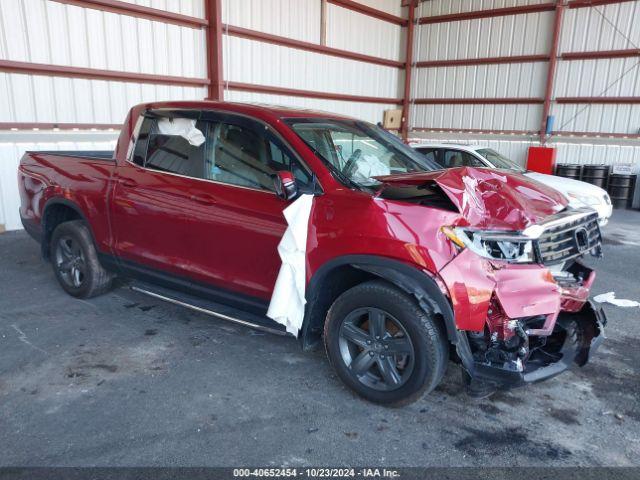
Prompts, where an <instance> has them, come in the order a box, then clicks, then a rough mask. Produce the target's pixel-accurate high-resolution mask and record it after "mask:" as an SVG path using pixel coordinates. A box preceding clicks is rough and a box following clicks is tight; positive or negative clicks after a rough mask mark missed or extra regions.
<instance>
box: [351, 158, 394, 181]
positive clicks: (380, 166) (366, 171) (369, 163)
mask: <svg viewBox="0 0 640 480" xmlns="http://www.w3.org/2000/svg"><path fill="white" fill-rule="evenodd" d="M390 173H391V169H390V168H389V166H388V165H387V164H385V163H384V162H382V161H381V160H380V159H379V158H378V157H376V156H374V155H363V156H361V157H360V158H358V159H357V160H356V165H355V168H354V170H353V175H352V176H351V178H352V179H353V180H354V181H356V182H358V183H369V182H371V181H372V178H371V177H377V176H382V175H389V174H390Z"/></svg>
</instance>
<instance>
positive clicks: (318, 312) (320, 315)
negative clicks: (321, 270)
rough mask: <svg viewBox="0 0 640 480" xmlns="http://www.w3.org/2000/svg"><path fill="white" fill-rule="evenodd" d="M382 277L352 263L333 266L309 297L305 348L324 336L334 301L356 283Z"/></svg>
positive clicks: (312, 346) (311, 346)
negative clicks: (326, 321)
mask: <svg viewBox="0 0 640 480" xmlns="http://www.w3.org/2000/svg"><path fill="white" fill-rule="evenodd" d="M376 278H380V277H378V276H377V275H374V274H372V273H369V272H366V271H364V270H361V269H359V268H356V267H354V266H352V265H342V266H339V267H336V268H333V269H332V270H331V271H330V272H328V273H327V274H326V275H324V276H323V278H322V280H321V282H320V283H319V284H316V285H315V288H314V289H313V290H314V292H315V295H314V297H313V298H311V299H309V302H308V304H309V306H310V308H309V310H308V311H307V318H306V320H305V325H304V329H303V332H302V336H301V338H302V342H303V345H302V346H303V348H304V349H305V350H309V349H312V348H314V347H315V346H316V345H317V344H318V343H319V342H320V339H321V337H322V331H323V329H324V322H325V319H326V317H327V312H328V311H329V308H330V307H331V305H333V302H335V301H336V299H337V298H338V297H339V296H340V295H341V294H342V293H344V292H346V291H347V290H349V289H350V288H352V287H355V286H356V285H359V284H361V283H364V282H367V281H369V280H373V279H376Z"/></svg>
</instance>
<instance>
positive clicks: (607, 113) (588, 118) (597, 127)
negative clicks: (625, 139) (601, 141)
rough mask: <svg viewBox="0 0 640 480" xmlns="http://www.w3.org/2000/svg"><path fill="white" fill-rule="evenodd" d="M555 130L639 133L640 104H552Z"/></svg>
mask: <svg viewBox="0 0 640 480" xmlns="http://www.w3.org/2000/svg"><path fill="white" fill-rule="evenodd" d="M551 115H554V116H555V117H556V121H555V125H556V126H555V127H554V129H555V130H558V131H570V132H594V133H599V132H611V133H627V134H638V133H640V105H638V104H635V105H626V104H613V105H602V104H595V103H592V104H585V103H582V104H554V105H553V106H552V107H551Z"/></svg>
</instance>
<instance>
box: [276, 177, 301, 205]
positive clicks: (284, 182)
mask: <svg viewBox="0 0 640 480" xmlns="http://www.w3.org/2000/svg"><path fill="white" fill-rule="evenodd" d="M273 183H274V186H275V189H276V195H277V196H278V197H279V198H281V199H282V200H285V201H286V200H291V199H292V198H295V197H297V196H298V184H297V183H296V178H295V177H294V176H293V173H291V172H278V173H276V175H275V177H274V178H273Z"/></svg>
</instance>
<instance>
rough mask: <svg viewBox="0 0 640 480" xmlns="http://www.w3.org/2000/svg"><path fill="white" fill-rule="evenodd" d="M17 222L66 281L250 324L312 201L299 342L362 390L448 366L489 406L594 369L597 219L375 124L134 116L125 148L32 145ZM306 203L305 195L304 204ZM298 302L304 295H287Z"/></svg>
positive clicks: (386, 397)
mask: <svg viewBox="0 0 640 480" xmlns="http://www.w3.org/2000/svg"><path fill="white" fill-rule="evenodd" d="M18 182H19V189H20V195H21V203H22V204H21V207H20V215H21V218H22V222H23V225H24V227H25V229H26V230H27V232H29V233H30V234H31V235H32V236H33V237H34V238H36V239H37V240H38V241H39V242H40V244H41V246H42V254H43V256H44V258H45V259H48V260H49V261H50V262H51V263H52V265H53V269H54V272H55V275H56V277H57V279H58V280H59V282H60V284H61V285H62V288H63V289H64V290H66V291H67V292H68V293H69V294H71V295H73V296H76V297H80V298H88V297H91V296H94V295H97V294H100V293H103V292H106V291H107V290H108V289H109V288H110V287H111V285H112V280H113V278H114V276H116V275H117V276H120V277H123V278H126V279H127V280H128V281H129V282H130V285H131V286H132V288H134V289H136V290H138V291H140V292H143V293H146V294H149V295H152V296H153V297H155V298H159V299H163V300H167V301H170V302H173V303H176V304H179V305H183V306H185V307H188V308H193V309H196V310H198V311H201V312H205V313H208V314H211V315H215V316H217V317H220V318H224V319H226V320H230V321H234V322H239V323H242V324H245V325H248V326H251V327H254V328H261V329H265V330H268V331H271V332H274V333H282V334H286V331H285V328H284V326H283V325H281V324H279V323H276V322H274V321H273V320H271V319H270V318H268V317H267V316H266V312H267V307H268V305H269V302H270V301H271V300H272V295H273V291H274V284H275V282H276V278H277V276H278V272H279V270H280V269H281V267H282V260H281V257H280V256H279V254H278V245H279V243H280V242H281V240H282V237H283V235H284V234H285V232H286V230H287V228H288V225H287V220H286V219H285V216H284V214H283V210H284V209H285V208H286V207H288V206H289V205H291V204H292V202H296V201H297V199H298V198H299V197H300V198H301V197H302V196H305V195H309V196H312V197H311V198H312V204H311V205H312V206H311V209H310V214H309V216H308V223H307V225H305V228H306V229H307V240H306V248H303V254H304V257H303V258H304V261H303V262H302V263H303V264H304V265H303V271H304V275H303V278H304V282H303V283H304V296H303V298H304V299H306V305H305V306H304V312H303V313H302V314H301V318H300V319H299V322H300V328H299V330H298V329H296V331H295V332H293V333H298V335H297V336H298V338H299V341H300V343H301V345H302V347H303V348H304V349H311V348H313V347H315V346H317V345H319V344H320V343H321V342H322V339H324V344H325V346H326V351H327V354H328V357H329V359H330V361H331V363H332V364H333V366H334V368H335V369H336V371H337V373H338V375H339V376H340V378H341V379H342V380H343V381H344V382H345V383H346V384H347V385H348V386H349V387H351V388H352V389H353V390H355V391H356V392H357V393H358V394H360V395H362V396H363V397H365V398H367V399H369V400H371V401H374V402H379V403H384V404H394V405H397V404H403V403H408V402H410V401H413V400H415V399H417V398H419V397H420V396H421V395H422V394H423V393H425V392H429V391H431V390H432V389H433V388H435V387H436V385H437V384H438V382H439V381H440V380H441V379H442V376H443V374H444V372H445V368H446V366H447V364H448V361H449V360H450V359H451V360H453V361H455V362H459V363H461V365H462V371H463V375H464V376H465V378H466V381H467V385H468V391H469V392H470V393H471V394H473V395H477V396H480V395H487V394H489V393H491V392H493V391H495V390H496V389H500V388H507V387H511V386H519V385H524V384H527V383H530V382H534V381H538V380H542V379H545V378H549V377H551V376H554V375H556V374H558V373H560V372H562V371H564V370H566V369H567V368H568V367H569V366H570V365H572V364H574V363H575V364H578V365H584V364H585V363H586V362H587V360H588V359H589V356H590V355H591V354H592V353H593V352H594V350H595V348H596V347H597V346H598V345H599V343H600V342H601V341H602V338H603V336H604V335H603V325H604V324H605V323H606V319H605V317H604V315H603V313H602V311H601V310H600V309H598V308H597V307H595V306H594V305H593V304H592V303H591V302H590V301H589V299H588V294H589V289H590V287H591V285H592V283H593V280H594V277H595V273H594V272H593V271H592V270H591V269H590V268H589V267H587V266H586V265H585V264H584V263H582V262H581V257H582V256H583V255H585V254H587V253H590V254H593V255H598V254H599V253H600V244H601V235H600V230H599V227H598V222H597V213H596V212H595V211H593V210H590V209H583V210H575V209H570V208H569V207H567V205H566V200H565V199H564V197H563V196H562V195H560V194H558V193H557V192H556V191H554V190H552V189H550V188H548V187H545V186H544V185H542V184H539V183H537V182H535V181H534V180H531V179H528V178H527V177H524V176H522V175H519V174H515V173H506V172H502V171H492V170H488V169H482V168H468V167H463V168H457V169H450V170H442V169H440V167H439V166H438V165H435V164H433V163H431V162H430V161H429V160H428V159H427V158H426V157H424V156H422V155H421V154H419V153H417V152H415V151H413V150H412V149H410V148H409V147H407V146H406V145H404V144H403V143H402V142H401V141H399V140H398V139H397V138H396V137H395V136H393V135H392V134H390V133H389V132H386V131H385V130H383V129H381V128H380V127H377V126H375V125H372V124H369V123H366V122H361V121H358V120H354V119H350V118H345V117H341V116H337V115H332V114H327V113H319V112H311V111H306V110H294V109H285V108H280V107H266V106H258V105H243V104H234V103H224V102H220V103H216V102H163V103H151V104H144V105H138V106H135V107H134V108H133V109H132V110H131V112H130V113H129V115H128V117H127V119H126V121H125V123H124V126H123V128H122V132H121V134H120V138H119V140H118V143H117V147H116V149H115V152H28V153H26V154H25V155H24V157H23V158H22V160H21V162H20V166H19V172H18ZM306 198H309V197H306ZM292 295H293V293H292Z"/></svg>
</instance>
